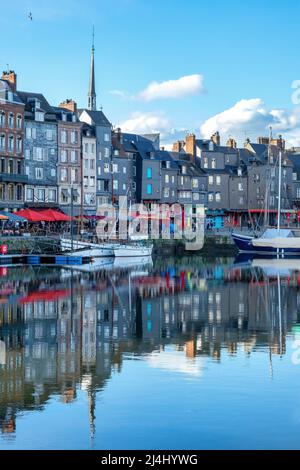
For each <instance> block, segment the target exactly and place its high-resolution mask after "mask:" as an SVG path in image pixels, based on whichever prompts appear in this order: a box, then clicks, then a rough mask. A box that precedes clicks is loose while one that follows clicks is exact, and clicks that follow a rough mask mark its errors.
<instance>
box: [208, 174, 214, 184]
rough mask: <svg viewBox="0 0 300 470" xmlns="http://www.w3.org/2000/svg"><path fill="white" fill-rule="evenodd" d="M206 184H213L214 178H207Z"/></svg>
mask: <svg viewBox="0 0 300 470" xmlns="http://www.w3.org/2000/svg"><path fill="white" fill-rule="evenodd" d="M208 184H214V177H213V176H211V175H210V176H209V177H208Z"/></svg>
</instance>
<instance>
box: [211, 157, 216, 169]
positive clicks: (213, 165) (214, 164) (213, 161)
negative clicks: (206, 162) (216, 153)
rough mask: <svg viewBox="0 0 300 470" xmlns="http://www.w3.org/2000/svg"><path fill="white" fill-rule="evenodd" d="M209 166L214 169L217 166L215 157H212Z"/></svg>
mask: <svg viewBox="0 0 300 470" xmlns="http://www.w3.org/2000/svg"><path fill="white" fill-rule="evenodd" d="M211 167H212V169H213V170H215V169H216V167H217V162H216V159H215V158H213V159H212V161H211Z"/></svg>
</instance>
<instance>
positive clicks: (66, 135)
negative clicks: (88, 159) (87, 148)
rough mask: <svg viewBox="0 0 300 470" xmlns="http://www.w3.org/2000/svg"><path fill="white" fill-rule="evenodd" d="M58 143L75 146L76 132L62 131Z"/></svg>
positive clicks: (76, 142) (76, 140)
mask: <svg viewBox="0 0 300 470" xmlns="http://www.w3.org/2000/svg"><path fill="white" fill-rule="evenodd" d="M60 142H61V143H62V144H68V143H70V144H72V145H76V144H78V131H73V130H72V131H67V130H62V131H60Z"/></svg>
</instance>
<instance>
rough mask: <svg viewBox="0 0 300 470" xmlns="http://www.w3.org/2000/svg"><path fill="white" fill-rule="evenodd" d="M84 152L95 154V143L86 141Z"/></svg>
mask: <svg viewBox="0 0 300 470" xmlns="http://www.w3.org/2000/svg"><path fill="white" fill-rule="evenodd" d="M83 149H84V153H86V154H94V153H95V144H94V143H89V142H86V143H85V144H84V148H83Z"/></svg>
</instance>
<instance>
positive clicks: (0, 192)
mask: <svg viewBox="0 0 300 470" xmlns="http://www.w3.org/2000/svg"><path fill="white" fill-rule="evenodd" d="M22 199H23V186H22V185H21V184H17V185H14V184H8V185H7V186H5V185H4V184H0V200H2V201H6V200H8V201H22Z"/></svg>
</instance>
